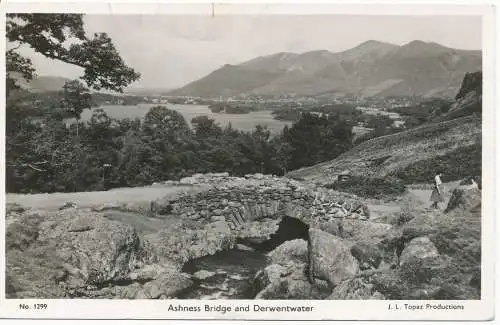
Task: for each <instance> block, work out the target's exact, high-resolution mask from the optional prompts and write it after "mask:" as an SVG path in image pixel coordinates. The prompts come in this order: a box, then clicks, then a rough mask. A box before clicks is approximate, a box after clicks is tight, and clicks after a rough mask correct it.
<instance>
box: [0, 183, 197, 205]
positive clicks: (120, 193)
mask: <svg viewBox="0 0 500 325" xmlns="http://www.w3.org/2000/svg"><path fill="white" fill-rule="evenodd" d="M192 190H194V187H192V186H172V185H168V186H167V185H152V186H146V187H134V188H117V189H112V190H109V191H102V192H76V193H51V194H47V193H43V194H9V193H7V195H6V202H7V203H18V204H20V205H22V206H25V207H29V208H34V209H44V210H54V209H58V208H59V207H60V206H62V205H63V204H64V203H66V202H69V201H72V202H75V203H76V204H77V205H78V207H82V208H86V207H92V206H96V205H101V204H104V203H131V202H145V201H152V200H155V199H158V198H161V197H164V196H167V195H170V194H176V193H180V192H189V191H192Z"/></svg>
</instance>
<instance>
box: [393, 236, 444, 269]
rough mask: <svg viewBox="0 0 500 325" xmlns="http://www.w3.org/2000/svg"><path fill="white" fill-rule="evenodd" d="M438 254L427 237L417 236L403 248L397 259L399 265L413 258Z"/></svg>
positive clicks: (432, 256) (424, 257)
mask: <svg viewBox="0 0 500 325" xmlns="http://www.w3.org/2000/svg"><path fill="white" fill-rule="evenodd" d="M438 256H439V252H438V250H437V248H436V246H435V245H434V243H433V242H431V240H430V239H429V238H428V237H417V238H414V239H412V240H411V241H410V242H409V243H408V244H407V245H406V247H405V248H404V249H403V252H402V253H401V256H400V259H399V265H404V264H405V263H408V262H412V261H414V260H423V259H427V258H434V257H438Z"/></svg>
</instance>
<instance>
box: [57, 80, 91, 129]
mask: <svg viewBox="0 0 500 325" xmlns="http://www.w3.org/2000/svg"><path fill="white" fill-rule="evenodd" d="M63 89H64V90H63V100H62V106H63V108H64V109H65V110H66V112H68V113H69V114H70V115H71V116H72V117H74V118H75V119H76V136H77V137H78V124H79V123H80V117H81V114H82V112H83V110H84V109H90V108H91V107H92V96H91V95H90V92H89V90H88V88H87V87H85V86H84V85H83V84H82V83H81V82H80V81H78V80H72V81H67V82H66V83H65V84H64V86H63Z"/></svg>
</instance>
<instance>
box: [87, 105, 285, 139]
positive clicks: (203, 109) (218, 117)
mask: <svg viewBox="0 0 500 325" xmlns="http://www.w3.org/2000/svg"><path fill="white" fill-rule="evenodd" d="M157 105H166V106H167V107H168V108H170V109H173V110H176V111H178V112H179V113H181V114H182V115H183V116H184V118H185V119H186V121H187V122H188V123H191V119H192V118H193V117H196V116H200V115H206V116H208V117H210V118H212V119H214V120H215V121H216V122H217V123H219V124H220V125H221V126H226V125H227V124H229V123H231V125H232V126H233V127H234V128H235V129H238V130H242V131H251V130H252V129H254V128H255V126H256V125H257V124H261V125H267V127H268V128H269V130H270V131H271V133H272V134H278V133H280V132H281V130H283V127H284V126H285V125H289V126H290V125H291V124H292V123H291V122H288V121H279V120H275V119H273V117H272V115H271V111H258V112H251V113H249V114H217V113H212V112H211V111H210V109H208V106H206V105H176V104H139V105H103V106H101V108H102V109H104V111H105V112H106V113H107V114H108V115H109V116H110V117H112V118H116V119H122V118H136V117H138V118H143V117H144V116H145V115H146V114H147V112H148V111H149V109H150V108H151V107H153V106H157ZM91 116H92V111H90V110H86V111H84V112H83V114H82V120H88V119H90V117H91Z"/></svg>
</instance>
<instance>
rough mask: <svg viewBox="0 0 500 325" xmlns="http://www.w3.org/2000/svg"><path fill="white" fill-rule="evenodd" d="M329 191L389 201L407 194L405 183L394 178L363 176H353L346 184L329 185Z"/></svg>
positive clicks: (327, 186)
mask: <svg viewBox="0 0 500 325" xmlns="http://www.w3.org/2000/svg"><path fill="white" fill-rule="evenodd" d="M325 187H326V188H328V189H333V190H336V191H342V192H347V193H352V194H355V195H357V196H360V197H365V198H374V199H387V198H395V197H397V196H399V195H401V194H402V193H404V192H405V190H406V187H405V185H404V183H403V182H402V181H401V180H399V179H397V178H393V177H387V178H368V177H363V176H352V177H351V178H349V180H347V181H344V182H341V183H339V182H336V183H333V184H327V185H326V186H325Z"/></svg>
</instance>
